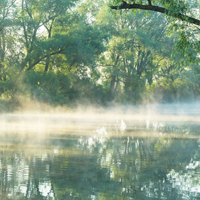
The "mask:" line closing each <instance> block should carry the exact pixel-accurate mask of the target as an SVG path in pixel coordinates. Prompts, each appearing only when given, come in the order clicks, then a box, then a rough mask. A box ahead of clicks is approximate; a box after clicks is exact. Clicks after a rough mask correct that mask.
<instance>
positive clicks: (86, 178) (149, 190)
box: [0, 119, 200, 200]
mask: <svg viewBox="0 0 200 200" xmlns="http://www.w3.org/2000/svg"><path fill="white" fill-rule="evenodd" d="M122 125H123V130H122ZM95 126H96V128H94V127H95ZM199 126H200V125H199V124H198V123H194V122H187V123H186V122H184V123H182V122H176V123H171V122H165V121H151V120H148V121H146V120H145V121H140V122H138V121H137V122H136V121H128V120H122V119H120V120H118V122H117V121H116V120H115V121H114V120H113V123H110V124H106V123H102V124H93V125H92V128H91V127H90V128H87V129H85V130H84V129H82V131H83V134H82V135H80V134H77V132H76V131H77V130H78V129H77V128H75V130H74V132H71V131H72V130H71V129H70V134H64V133H63V132H62V133H60V132H59V131H57V132H55V130H54V129H53V131H52V132H51V133H49V134H45V135H44V136H43V137H42V138H39V139H35V138H34V137H32V136H30V135H29V134H27V135H23V137H22V138H18V137H17V136H18V135H17V134H16V133H15V132H14V131H13V130H12V131H10V132H9V134H8V132H7V133H5V132H2V134H1V136H0V137H1V138H0V139H1V140H0V188H1V190H0V197H1V199H5V200H7V199H9V200H10V199H15V200H17V199H20V200H21V199H22V200H23V199H32V200H36V199H37V200H38V199H49V200H54V199H55V200H57V199H58V200H64V199H83V200H85V199H99V200H103V199H109V200H110V199H115V200H116V199H198V198H200V181H199V180H200V150H199V140H197V138H198V137H199V134H198V133H199V130H200V129H199V128H200V127H199ZM81 127H83V126H81ZM84 132H87V134H86V133H84ZM73 133H74V134H73Z"/></svg>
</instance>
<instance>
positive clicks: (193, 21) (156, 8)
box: [110, 1, 200, 26]
mask: <svg viewBox="0 0 200 200" xmlns="http://www.w3.org/2000/svg"><path fill="white" fill-rule="evenodd" d="M150 2H151V1H149V3H150ZM110 8H111V9H114V10H122V9H141V10H149V11H155V12H159V13H164V14H166V15H168V16H172V17H175V18H177V19H180V20H182V21H186V22H189V23H191V24H196V25H198V26H200V20H198V19H195V18H193V17H189V16H187V15H184V14H181V13H174V12H172V11H170V10H168V9H166V8H163V7H159V6H152V5H151V4H149V5H141V4H127V3H126V2H124V1H123V3H122V4H121V5H120V6H110Z"/></svg>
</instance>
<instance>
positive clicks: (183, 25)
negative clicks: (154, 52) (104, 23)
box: [110, 0, 200, 63]
mask: <svg viewBox="0 0 200 200" xmlns="http://www.w3.org/2000/svg"><path fill="white" fill-rule="evenodd" d="M111 4H115V5H111V6H110V8H111V9H115V10H120V9H142V10H146V11H155V12H158V13H163V14H165V15H166V16H167V19H168V21H169V22H170V29H171V30H172V31H174V30H175V31H178V32H179V36H178V41H177V44H176V50H177V49H178V50H179V52H181V53H182V55H183V56H185V63H186V62H190V63H192V62H193V63H194V62H198V61H199V57H198V55H197V53H199V52H200V43H199V38H198V35H199V30H200V29H199V26H200V20H199V19H198V12H199V6H200V5H199V2H198V1H189V0H188V1H184V0H180V1H176V0H148V1H147V0H146V1H143V0H135V1H132V0H131V1H123V0H113V1H112V3H111ZM177 20H179V21H177Z"/></svg>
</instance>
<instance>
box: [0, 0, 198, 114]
mask: <svg viewBox="0 0 200 200" xmlns="http://www.w3.org/2000/svg"><path fill="white" fill-rule="evenodd" d="M135 4H136V5H140V6H139V7H144V6H145V8H150V7H152V6H153V7H155V6H157V5H160V6H162V8H163V9H166V10H167V11H168V12H167V13H165V14H161V13H158V12H151V11H149V12H146V11H144V10H138V9H136V10H135V9H134V11H133V12H132V11H131V9H130V10H128V9H126V10H125V11H124V10H123V11H122V10H118V9H117V10H112V9H111V7H112V6H117V7H115V8H118V7H119V9H124V8H132V7H134V6H133V5H135ZM120 5H121V6H120ZM110 6H111V7H110ZM124 6H125V7H124ZM199 7H200V5H199V4H198V3H197V2H196V3H195V2H194V1H190V0H188V2H185V1H182V0H181V1H178V2H177V1H174V0H173V1H164V0H155V1H140V0H135V1H134V2H132V1H127V2H125V1H122V0H113V1H110V2H109V3H108V1H105V0H100V1H98V2H93V1H87V2H85V1H78V0H69V1H63V0H57V1H55V0H42V1H41V4H38V1H37V0H32V1H29V0H23V1H21V2H19V1H16V0H2V1H1V2H0V112H1V113H2V112H16V111H17V110H23V109H25V110H26V109H27V110H30V109H32V110H48V109H49V110H51V108H54V109H55V110H56V109H58V108H59V109H60V108H66V109H69V110H70V109H72V110H74V109H78V108H79V107H85V108H86V107H87V108H89V107H91V106H92V107H95V108H101V107H102V109H103V108H104V109H107V108H109V107H115V106H119V107H120V106H124V107H126V106H127V105H128V106H129V105H133V106H140V105H144V106H146V105H148V104H163V105H165V104H168V103H184V102H194V101H198V100H199V99H200V78H199V77H200V68H199V66H200V65H199V64H200V63H199V52H200V43H199V30H200V29H199V27H198V24H195V25H194V24H193V23H190V21H191V17H192V19H196V18H198V15H197V13H196V10H198V9H199ZM176 13H178V16H180V15H181V16H186V17H190V18H187V19H186V18H184V19H183V17H181V18H180V17H177V14H176ZM185 13H187V15H185ZM195 17H196V18H195Z"/></svg>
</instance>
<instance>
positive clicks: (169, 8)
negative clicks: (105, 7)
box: [110, 0, 200, 26]
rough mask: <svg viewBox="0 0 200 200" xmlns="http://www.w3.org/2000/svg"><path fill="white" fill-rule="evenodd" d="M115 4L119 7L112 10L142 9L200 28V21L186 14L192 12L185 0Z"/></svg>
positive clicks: (118, 1)
mask: <svg viewBox="0 0 200 200" xmlns="http://www.w3.org/2000/svg"><path fill="white" fill-rule="evenodd" d="M113 3H117V4H118V5H117V6H110V8H111V9H116V10H119V9H141V10H147V11H155V12H160V13H163V14H166V15H169V16H172V17H175V18H177V19H180V20H182V21H186V22H189V23H191V24H195V25H198V26H200V20H199V19H197V18H194V17H190V16H188V15H187V14H186V13H187V12H188V11H190V12H191V10H189V5H188V3H189V2H187V3H186V2H185V1H183V0H181V1H176V0H146V1H143V0H134V1H124V0H114V1H113Z"/></svg>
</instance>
